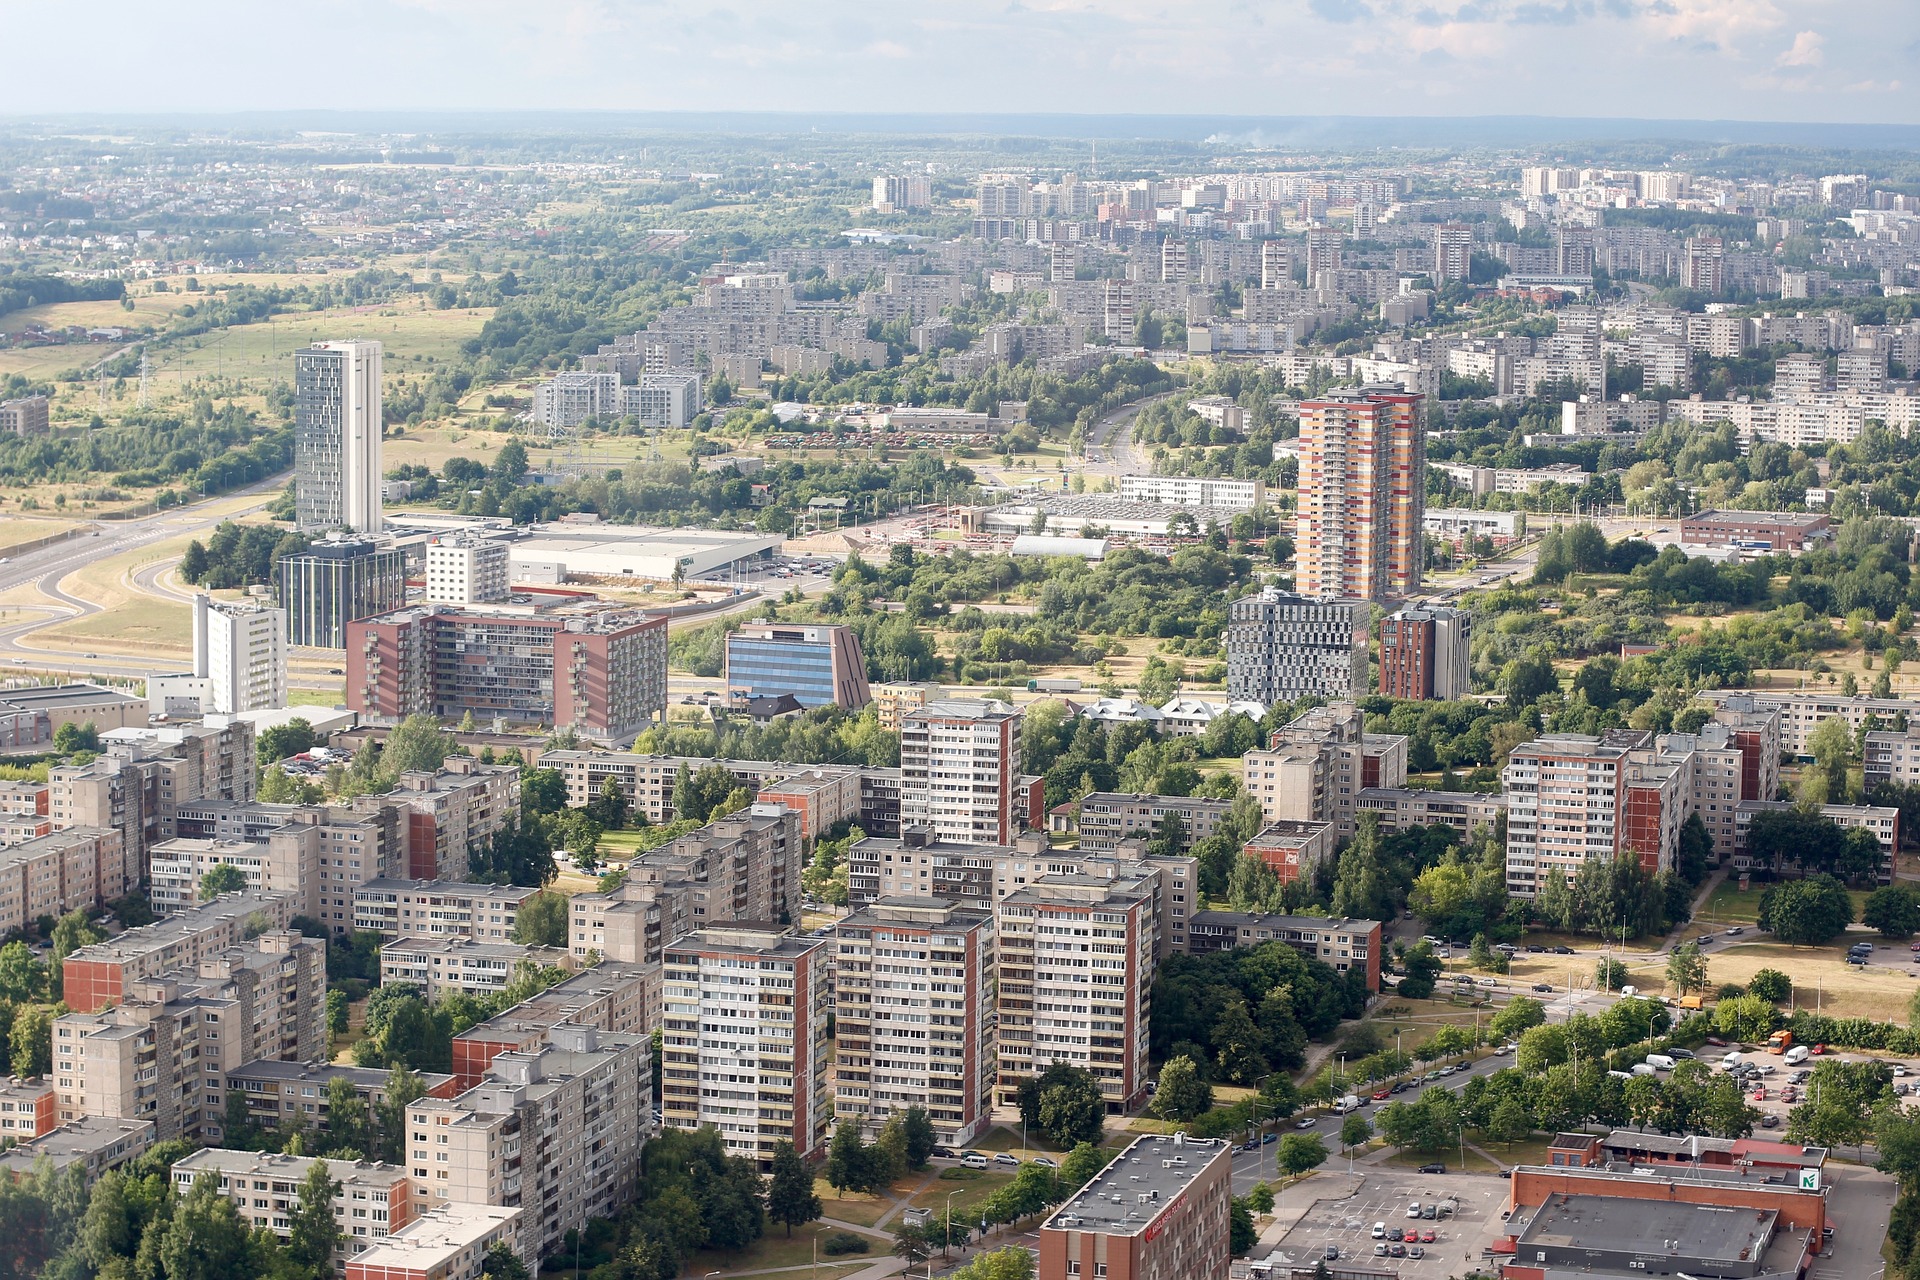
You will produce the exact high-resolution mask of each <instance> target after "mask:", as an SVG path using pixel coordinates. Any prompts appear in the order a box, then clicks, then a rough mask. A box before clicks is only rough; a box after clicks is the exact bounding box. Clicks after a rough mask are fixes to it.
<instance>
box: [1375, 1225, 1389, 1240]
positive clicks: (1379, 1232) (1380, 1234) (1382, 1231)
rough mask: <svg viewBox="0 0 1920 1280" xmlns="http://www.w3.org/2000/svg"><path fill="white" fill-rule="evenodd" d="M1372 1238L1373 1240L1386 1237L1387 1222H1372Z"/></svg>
mask: <svg viewBox="0 0 1920 1280" xmlns="http://www.w3.org/2000/svg"><path fill="white" fill-rule="evenodd" d="M1373 1238H1374V1239H1375V1240H1385V1239H1386V1238H1387V1224H1386V1223H1384V1222H1376V1223H1374V1224H1373Z"/></svg>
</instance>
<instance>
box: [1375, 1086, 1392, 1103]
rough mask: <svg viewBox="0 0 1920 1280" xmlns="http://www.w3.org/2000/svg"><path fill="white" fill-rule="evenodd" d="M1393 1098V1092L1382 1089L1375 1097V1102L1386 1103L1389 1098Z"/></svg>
mask: <svg viewBox="0 0 1920 1280" xmlns="http://www.w3.org/2000/svg"><path fill="white" fill-rule="evenodd" d="M1392 1096H1393V1091H1392V1090H1390V1089H1381V1090H1380V1091H1378V1092H1377V1093H1375V1094H1374V1095H1373V1100H1374V1101H1375V1102H1385V1101H1386V1100H1387V1099H1388V1098H1391V1097H1392Z"/></svg>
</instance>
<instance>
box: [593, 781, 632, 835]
mask: <svg viewBox="0 0 1920 1280" xmlns="http://www.w3.org/2000/svg"><path fill="white" fill-rule="evenodd" d="M627 807H628V806H627V793H626V792H625V791H624V790H623V789H622V788H621V786H620V784H619V783H618V782H616V781H615V780H614V779H613V778H612V777H608V778H607V780H606V781H605V782H603V783H601V784H600V790H599V791H598V792H597V793H596V794H595V795H594V797H593V799H592V800H590V801H588V802H587V816H588V817H590V818H592V819H593V820H594V821H595V822H597V823H599V824H600V827H601V829H602V830H604V831H618V830H620V829H621V828H622V827H624V826H626V825H627Z"/></svg>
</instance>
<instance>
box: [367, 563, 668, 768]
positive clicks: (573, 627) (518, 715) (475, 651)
mask: <svg viewBox="0 0 1920 1280" xmlns="http://www.w3.org/2000/svg"><path fill="white" fill-rule="evenodd" d="M523 599H524V600H525V601H526V602H525V603H521V601H522V600H523ZM346 650H347V667H346V671H347V705H348V706H349V707H350V708H352V709H353V710H354V711H357V712H359V713H360V714H361V715H363V716H365V717H368V718H369V719H370V720H372V721H374V722H376V723H384V724H396V723H398V722H399V721H401V720H403V719H405V718H406V717H407V716H409V715H413V714H415V713H419V712H426V713H429V714H432V715H436V716H439V717H441V718H442V719H457V718H459V717H460V716H461V715H463V714H465V713H467V712H471V713H472V714H473V715H474V717H475V718H476V719H479V720H507V721H512V722H515V723H519V724H527V723H534V724H551V725H555V726H557V727H561V728H571V729H573V730H574V731H575V732H577V733H579V734H580V735H581V736H582V737H586V738H592V739H595V740H599V741H605V742H613V743H616V744H619V743H627V742H631V741H632V740H633V738H634V737H635V735H637V734H638V733H639V732H640V731H641V730H642V729H645V728H646V727H647V726H648V725H649V724H651V723H652V722H653V720H654V719H655V718H657V717H659V716H662V715H664V714H665V713H666V705H667V620H666V618H665V617H662V616H655V615H650V614H646V613H642V612H639V611H636V610H630V609H625V608H621V607H619V606H615V605H610V604H608V603H606V602H604V601H600V600H594V599H591V598H587V599H582V598H580V597H578V596H574V595H570V594H556V595H549V596H543V597H541V598H539V599H533V598H531V597H524V598H523V597H515V598H514V601H513V602H511V603H496V604H489V605H450V604H449V605H432V606H426V607H419V608H411V609H396V610H394V611H393V612H390V613H382V614H378V615H376V616H373V617H366V618H361V619H358V620H355V621H352V622H349V623H348V624H347V639H346Z"/></svg>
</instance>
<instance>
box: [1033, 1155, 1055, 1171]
mask: <svg viewBox="0 0 1920 1280" xmlns="http://www.w3.org/2000/svg"><path fill="white" fill-rule="evenodd" d="M1033 1163H1034V1164H1037V1165H1039V1166H1040V1167H1041V1168H1042V1169H1058V1168H1059V1167H1060V1162H1059V1161H1058V1160H1055V1159H1054V1158H1053V1157H1052V1156H1035V1157H1034V1158H1033Z"/></svg>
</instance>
